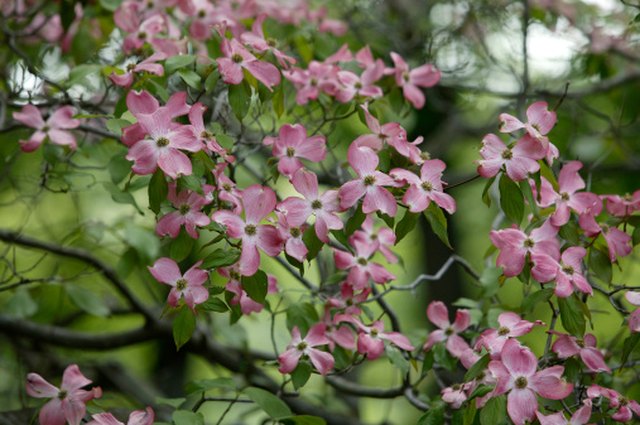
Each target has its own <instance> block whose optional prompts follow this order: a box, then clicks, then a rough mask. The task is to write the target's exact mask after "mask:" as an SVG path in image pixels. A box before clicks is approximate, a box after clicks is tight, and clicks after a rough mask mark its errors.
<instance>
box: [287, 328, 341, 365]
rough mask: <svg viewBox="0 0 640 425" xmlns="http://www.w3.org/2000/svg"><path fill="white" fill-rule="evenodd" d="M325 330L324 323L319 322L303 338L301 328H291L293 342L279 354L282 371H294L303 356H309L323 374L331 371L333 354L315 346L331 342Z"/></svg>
mask: <svg viewBox="0 0 640 425" xmlns="http://www.w3.org/2000/svg"><path fill="white" fill-rule="evenodd" d="M325 331H326V329H325V325H324V323H317V324H316V325H314V326H313V327H312V328H311V329H309V332H308V333H307V336H306V337H304V338H301V337H300V330H299V329H298V327H297V326H294V327H293V329H292V330H291V342H290V343H289V345H288V346H287V350H286V351H285V352H284V353H282V354H280V355H279V356H278V363H280V368H279V369H278V370H279V371H280V373H291V372H293V371H294V369H295V368H296V367H297V366H298V362H299V361H300V358H301V357H302V356H307V357H308V358H309V360H311V364H312V365H313V366H314V367H315V368H316V369H317V370H318V372H320V374H321V375H326V374H327V373H329V371H330V370H331V369H333V365H334V363H335V361H334V359H333V356H332V355H331V354H330V353H327V352H326V351H321V350H318V349H317V348H313V347H318V346H321V345H328V344H329V343H330V341H329V338H327V335H326V333H325Z"/></svg>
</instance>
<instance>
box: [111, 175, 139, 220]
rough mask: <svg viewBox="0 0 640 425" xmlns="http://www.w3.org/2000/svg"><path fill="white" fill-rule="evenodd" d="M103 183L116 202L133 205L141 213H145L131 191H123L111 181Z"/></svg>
mask: <svg viewBox="0 0 640 425" xmlns="http://www.w3.org/2000/svg"><path fill="white" fill-rule="evenodd" d="M102 185H103V186H104V188H105V189H107V191H108V192H109V193H110V194H111V199H113V201H114V202H117V203H118V204H129V205H132V206H133V207H134V208H135V209H136V210H138V212H139V213H140V214H144V211H142V209H140V207H139V206H138V203H137V202H136V200H135V199H134V197H133V195H131V193H129V192H123V191H122V190H121V189H120V188H119V187H118V186H116V185H115V184H113V183H111V182H104V183H102Z"/></svg>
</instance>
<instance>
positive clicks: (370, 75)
mask: <svg viewBox="0 0 640 425" xmlns="http://www.w3.org/2000/svg"><path fill="white" fill-rule="evenodd" d="M383 74H384V63H382V62H376V63H373V64H371V65H369V66H368V67H367V68H366V69H365V70H364V71H363V72H362V75H357V74H355V73H353V72H351V71H338V75H337V77H338V83H339V84H338V87H337V91H336V94H335V97H336V100H338V101H339V102H342V103H346V102H349V101H350V100H352V99H353V98H354V97H364V98H371V99H377V98H379V97H382V95H383V94H384V92H383V91H382V89H381V88H380V87H378V86H376V85H375V84H374V83H375V82H376V81H378V80H379V79H380V78H381V77H382V76H383Z"/></svg>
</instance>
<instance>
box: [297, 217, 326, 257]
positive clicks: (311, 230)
mask: <svg viewBox="0 0 640 425" xmlns="http://www.w3.org/2000/svg"><path fill="white" fill-rule="evenodd" d="M302 242H304V245H305V246H306V247H307V249H308V250H309V252H307V260H308V261H311V260H313V259H314V258H316V257H317V256H318V252H320V250H321V249H322V247H323V246H324V243H323V242H322V241H321V240H320V239H318V235H316V229H315V225H313V226H309V227H308V228H307V230H305V231H304V234H303V235H302Z"/></svg>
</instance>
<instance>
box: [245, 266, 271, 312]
mask: <svg viewBox="0 0 640 425" xmlns="http://www.w3.org/2000/svg"><path fill="white" fill-rule="evenodd" d="M242 288H243V289H244V290H245V291H246V292H247V295H249V298H251V299H252V300H254V301H255V302H258V303H260V304H264V299H265V297H266V296H267V291H268V289H269V280H268V279H267V274H266V273H265V272H263V271H262V270H258V271H257V272H256V273H255V274H254V275H253V276H242Z"/></svg>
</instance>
